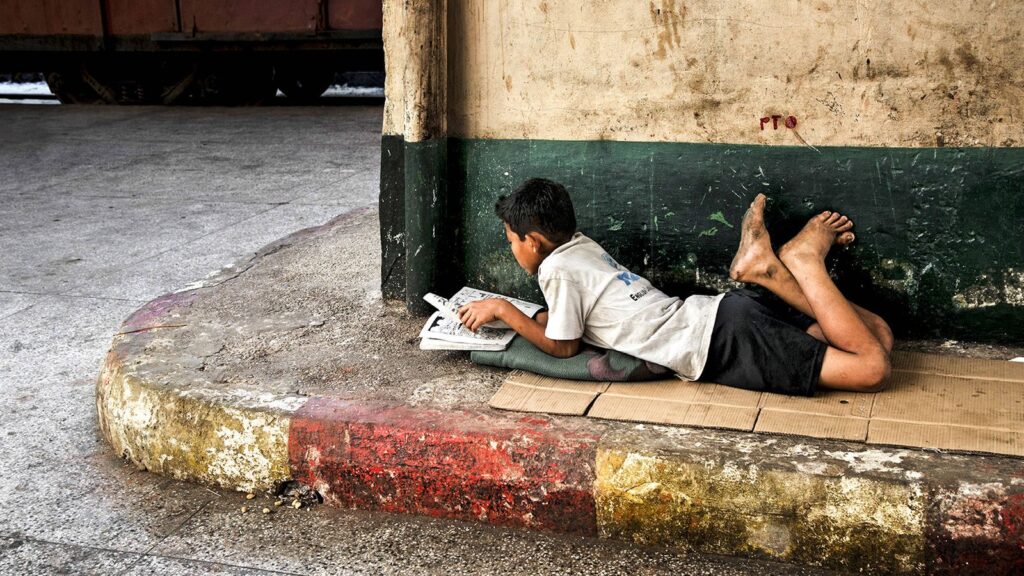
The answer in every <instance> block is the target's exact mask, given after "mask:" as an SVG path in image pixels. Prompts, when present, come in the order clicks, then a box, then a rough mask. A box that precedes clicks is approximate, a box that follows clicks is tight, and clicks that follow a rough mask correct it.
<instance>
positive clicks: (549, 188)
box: [494, 178, 576, 245]
mask: <svg viewBox="0 0 1024 576" xmlns="http://www.w3.org/2000/svg"><path fill="white" fill-rule="evenodd" d="M494 212H495V213H496V214H497V215H498V218H501V219H502V221H503V222H505V223H506V224H508V227H509V228H510V229H511V230H512V231H513V232H515V233H516V234H517V235H518V236H519V239H520V240H524V239H525V238H526V235H527V234H529V233H530V232H540V233H541V234H543V235H544V237H545V238H547V239H548V240H550V241H551V242H553V243H554V244H558V245H561V244H565V243H566V242H568V241H569V240H570V239H571V238H572V235H573V234H575V233H576V212H575V210H573V207H572V199H571V198H569V193H568V192H566V191H565V186H562V185H561V184H559V183H558V182H552V181H551V180H546V179H544V178H530V179H529V180H527V181H526V182H523V183H522V184H520V185H519V187H518V188H516V189H515V191H513V192H512V193H511V194H509V195H508V196H502V197H500V198H498V202H497V203H496V204H495V205H494Z"/></svg>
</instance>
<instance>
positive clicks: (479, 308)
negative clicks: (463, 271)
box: [459, 298, 580, 358]
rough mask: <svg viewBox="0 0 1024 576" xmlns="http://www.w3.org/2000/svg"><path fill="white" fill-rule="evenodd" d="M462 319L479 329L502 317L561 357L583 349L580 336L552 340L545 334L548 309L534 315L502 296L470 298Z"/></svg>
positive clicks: (530, 340) (520, 333)
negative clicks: (522, 310) (471, 300)
mask: <svg viewBox="0 0 1024 576" xmlns="http://www.w3.org/2000/svg"><path fill="white" fill-rule="evenodd" d="M459 319H460V320H462V323H463V324H465V326H466V328H469V329H470V330H472V331H474V332H475V331H476V329H477V328H479V327H481V326H483V325H484V324H487V323H488V322H493V321H495V320H501V321H502V322H504V323H505V324H508V326H509V328H511V329H513V330H515V331H516V333H517V334H519V335H520V336H522V337H523V338H526V339H527V340H528V341H529V342H530V343H531V344H533V345H534V346H536V347H537V348H539V349H541V350H542V351H544V352H545V353H547V354H550V355H552V356H555V357H557V358H569V357H571V356H575V355H576V353H577V352H579V350H580V339H579V338H577V339H575V340H552V339H550V338H548V337H547V336H545V335H544V326H545V325H546V324H547V319H548V315H547V312H540V313H539V314H537V319H536V320H535V319H533V318H530V317H529V316H527V315H526V314H523V313H522V312H521V311H520V310H519V309H518V308H516V307H515V306H513V305H512V303H511V302H509V301H508V300H502V299H501V298H488V299H486V300H477V301H475V302H470V303H469V304H466V305H465V306H463V307H461V308H459Z"/></svg>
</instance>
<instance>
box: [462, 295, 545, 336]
mask: <svg viewBox="0 0 1024 576" xmlns="http://www.w3.org/2000/svg"><path fill="white" fill-rule="evenodd" d="M487 298H500V299H502V300H507V301H509V302H511V303H512V305H513V306H515V307H516V308H518V309H519V311H520V312H522V313H523V314H526V315H527V316H529V317H530V318H533V317H534V316H536V315H537V312H538V311H539V310H540V309H542V308H544V307H543V306H541V305H540V304H534V303H533V302H527V301H526V300H520V299H518V298H513V297H511V296H505V295H502V294H495V293H493V292H488V291H486V290H480V289H477V288H470V287H469V286H466V287H464V288H462V290H459V291H458V292H456V293H455V295H454V296H452V297H451V300H450V302H451V303H452V304H453V305H454V306H455V307H456V308H458V307H460V306H462V305H463V304H466V303H468V302H475V301H477V300H484V299H487ZM484 327H485V328H506V329H507V328H508V325H507V324H505V323H504V322H501V321H498V322H488V323H487V324H484Z"/></svg>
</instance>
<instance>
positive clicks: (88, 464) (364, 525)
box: [0, 105, 822, 575]
mask: <svg viewBox="0 0 1024 576" xmlns="http://www.w3.org/2000/svg"><path fill="white" fill-rule="evenodd" d="M381 112H382V111H381V107H380V106H349V107H344V106H338V107H330V108H301V107H288V108H236V109H217V108H129V107H126V108H114V107H73V106H72V107H65V106H24V105H0V176H2V177H0V247H2V250H0V574H4V575H6V574H58V573H59V574H154V573H156V574H172V575H174V574H279V573H286V574H549V573H559V574H588V575H590V574H635V575H641V574H659V573H672V574H748V573H756V574H790V573H798V574H818V573H822V572H820V571H812V570H805V569H799V568H794V567H791V566H786V565H780V564H773V563H768V562H751V561H739V560H734V559H727V558H715V557H705V556H697V555H677V554H671V553H668V552H663V551H650V550H643V549H636V548H633V547H630V546H627V545H623V544H618V543H613V542H601V541H597V540H578V539H577V540H570V539H565V538H561V537H558V536H553V535H544V534H534V533H528V532H522V531H515V530H503V529H496V528H491V527H487V526H478V525H473V524H465V523H460V522H448V521H438V520H432V519H426V518H414V517H402V516H392V515H386V514H372V513H365V512H352V511H344V510H336V509H330V508H326V507H323V506H319V507H315V508H313V509H300V510H292V509H290V508H284V509H277V510H275V512H274V513H272V514H268V515H263V514H259V513H251V512H250V513H246V514H243V513H241V512H240V507H241V506H243V505H246V504H248V505H250V506H251V505H253V504H256V505H259V504H260V503H264V502H269V500H264V497H263V496H260V497H259V498H258V499H257V500H256V501H255V502H250V503H247V502H246V501H245V499H244V497H243V495H240V494H236V493H228V492H223V491H217V490H211V489H208V488H205V487H202V486H197V485H191V484H183V483H179V482H173V481H170V480H167V479H164V478H162V477H159V476H156V475H153V474H149V473H147V472H139V471H136V470H134V469H133V468H131V467H126V466H124V465H123V464H122V463H121V461H120V460H119V459H118V458H117V457H116V455H115V454H112V453H111V452H110V450H109V449H108V447H107V445H106V444H105V443H104V442H103V441H102V440H101V439H100V438H99V436H98V435H97V430H96V418H95V406H94V389H93V386H94V379H95V377H96V375H97V373H98V372H99V367H100V363H101V361H102V358H103V355H104V353H105V352H106V349H107V347H108V345H109V343H110V337H111V335H112V334H113V332H114V331H115V330H116V328H117V327H118V325H119V324H120V322H121V321H122V320H123V319H124V317H125V316H127V315H128V314H129V313H130V312H132V311H133V310H135V309H136V308H138V307H139V306H140V305H141V304H143V303H144V302H145V301H147V300H149V299H151V298H154V297H156V296H158V295H160V294H163V293H165V292H169V291H171V290H174V289H178V288H181V287H183V286H185V285H187V284H189V283H191V282H194V281H196V280H199V279H201V278H204V277H205V276H207V275H208V274H210V273H211V272H214V271H216V270H218V269H220V268H221V267H223V266H225V265H227V264H230V263H232V262H234V261H235V260H236V259H239V258H245V257H249V256H251V255H252V254H253V253H254V252H255V251H256V250H257V249H259V248H260V247H261V246H263V245H265V244H267V243H269V242H271V241H272V240H274V239H276V238H278V237H281V236H284V235H285V234H287V233H290V232H292V231H295V230H298V229H300V228H304V227H307V226H312V225H316V224H321V223H323V222H326V221H327V220H329V219H330V218H331V217H333V216H335V215H337V214H341V213H345V212H348V211H350V210H353V209H356V208H359V207H364V206H370V205H372V204H374V203H375V202H376V198H377V193H378V190H377V181H378V172H379V148H378V147H379V142H380V125H381Z"/></svg>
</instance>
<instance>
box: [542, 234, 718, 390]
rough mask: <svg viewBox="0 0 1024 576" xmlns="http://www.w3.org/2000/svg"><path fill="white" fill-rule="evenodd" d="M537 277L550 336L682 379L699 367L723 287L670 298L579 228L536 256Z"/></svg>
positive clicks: (705, 354)
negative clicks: (577, 341) (615, 353)
mask: <svg viewBox="0 0 1024 576" xmlns="http://www.w3.org/2000/svg"><path fill="white" fill-rule="evenodd" d="M537 280H538V281H539V282H540V289H541V291H542V292H543V293H544V300H546V301H547V306H548V325H547V328H546V329H545V331H544V334H545V335H546V336H547V337H548V338H551V339H552V340H575V339H576V338H581V337H582V338H583V341H584V342H588V343H590V344H593V345H595V346H600V347H602V348H610V349H613V350H618V351H619V352H622V353H624V354H629V355H630V356H634V357H636V358H640V359H641V360H646V361H648V362H654V363H656V364H660V365H662V366H665V367H667V368H669V369H671V370H673V371H675V372H676V373H677V374H679V376H681V377H683V378H685V379H687V380H696V379H697V377H698V376H700V373H701V371H702V370H703V369H704V363H705V362H706V361H707V357H708V347H709V345H710V343H711V331H712V329H713V328H714V326H715V315H716V314H717V313H718V303H719V301H721V299H722V295H721V294H719V295H717V296H690V297H689V298H687V299H686V300H680V299H679V298H676V297H674V296H671V297H670V296H668V295H667V294H665V293H664V292H662V291H661V290H658V289H657V288H655V287H654V286H652V285H651V283H650V282H649V281H647V280H646V279H644V278H641V277H640V276H637V275H636V274H633V273H632V272H630V271H629V270H626V269H625V268H624V267H622V266H620V265H619V264H618V263H617V262H615V260H614V259H613V258H612V257H611V256H609V255H608V253H607V252H605V251H604V249H603V248H601V246H600V245H599V244H598V243H597V242H594V241H593V240H591V239H590V238H587V237H586V236H584V235H583V234H582V233H580V232H577V233H576V234H575V235H573V237H572V240H570V241H569V242H566V243H565V244H562V245H561V246H559V247H558V248H556V249H555V250H554V251H553V252H552V253H551V254H550V255H548V257H547V258H545V259H544V261H543V262H541V264H540V269H539V270H538V272H537Z"/></svg>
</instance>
